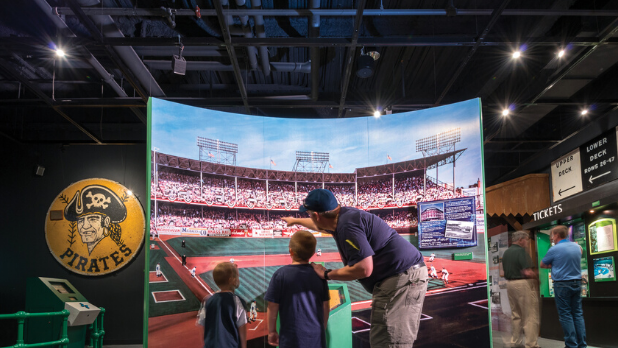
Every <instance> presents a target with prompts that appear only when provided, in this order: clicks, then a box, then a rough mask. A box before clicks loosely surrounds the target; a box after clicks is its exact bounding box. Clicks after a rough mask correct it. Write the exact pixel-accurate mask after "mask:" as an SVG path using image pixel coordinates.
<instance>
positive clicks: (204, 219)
mask: <svg viewBox="0 0 618 348" xmlns="http://www.w3.org/2000/svg"><path fill="white" fill-rule="evenodd" d="M202 209H203V210H202ZM290 215H292V216H295V217H300V215H299V213H290V212H268V213H267V212H263V211H238V210H236V209H235V210H225V209H221V208H219V209H217V208H207V207H196V206H186V205H184V206H178V207H175V206H172V205H162V206H159V207H158V209H157V216H156V219H155V216H154V213H152V214H151V217H150V219H151V222H152V223H151V227H154V225H155V224H154V221H156V226H165V227H192V228H204V229H222V228H243V229H244V228H249V229H284V228H287V227H286V224H285V222H284V221H283V220H281V218H282V217H284V216H290ZM298 228H301V227H299V226H294V227H292V228H288V229H298Z"/></svg>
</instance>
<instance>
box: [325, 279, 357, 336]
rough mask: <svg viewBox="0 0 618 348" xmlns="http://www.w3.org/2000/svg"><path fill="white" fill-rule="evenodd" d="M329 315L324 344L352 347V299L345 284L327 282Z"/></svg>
mask: <svg viewBox="0 0 618 348" xmlns="http://www.w3.org/2000/svg"><path fill="white" fill-rule="evenodd" d="M328 291H329V292H330V315H329V317H328V327H327V330H326V346H327V347H331V348H352V301H351V300H350V293H349V292H348V286H347V285H346V284H328Z"/></svg>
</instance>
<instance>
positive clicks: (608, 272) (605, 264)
mask: <svg viewBox="0 0 618 348" xmlns="http://www.w3.org/2000/svg"><path fill="white" fill-rule="evenodd" d="M592 262H593V263H594V281H595V282H612V281H615V280H616V268H615V267H616V266H615V264H614V257H613V256H608V257H600V258H598V259H594V260H592Z"/></svg>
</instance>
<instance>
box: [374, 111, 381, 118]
mask: <svg viewBox="0 0 618 348" xmlns="http://www.w3.org/2000/svg"><path fill="white" fill-rule="evenodd" d="M380 116H382V113H381V112H380V110H376V111H374V112H373V117H380Z"/></svg>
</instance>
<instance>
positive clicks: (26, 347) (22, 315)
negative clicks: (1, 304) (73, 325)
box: [0, 309, 69, 348]
mask: <svg viewBox="0 0 618 348" xmlns="http://www.w3.org/2000/svg"><path fill="white" fill-rule="evenodd" d="M55 316H62V317H63V318H62V320H63V321H62V333H61V334H60V339H59V340H57V341H50V342H41V343H33V344H25V343H24V323H25V322H26V319H27V318H35V317H55ZM68 318H69V311H68V310H66V309H65V310H63V311H61V312H49V313H26V312H23V311H20V312H17V313H15V314H0V319H17V342H16V343H15V344H14V345H12V346H8V347H5V348H34V347H47V346H54V345H59V346H60V347H62V348H66V347H67V346H68V344H69V337H68V335H67V323H68Z"/></svg>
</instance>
